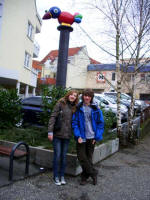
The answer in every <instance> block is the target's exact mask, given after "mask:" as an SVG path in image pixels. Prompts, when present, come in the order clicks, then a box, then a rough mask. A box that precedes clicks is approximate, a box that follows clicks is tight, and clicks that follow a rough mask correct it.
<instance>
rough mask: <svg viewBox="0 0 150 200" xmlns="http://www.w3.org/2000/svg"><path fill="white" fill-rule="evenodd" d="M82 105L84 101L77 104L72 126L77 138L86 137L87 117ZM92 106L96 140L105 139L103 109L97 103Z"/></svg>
mask: <svg viewBox="0 0 150 200" xmlns="http://www.w3.org/2000/svg"><path fill="white" fill-rule="evenodd" d="M82 105H83V103H82V102H81V103H80V104H79V105H78V106H77V111H76V112H75V113H74V114H73V116H72V128H73V132H74V136H75V138H76V139H78V138H79V137H81V138H82V139H86V137H85V118H84V111H83V107H82ZM90 106H91V108H92V110H91V122H92V128H93V131H94V133H95V140H96V141H100V140H102V139H103V132H104V119H103V114H102V111H101V110H100V109H99V108H98V107H97V106H96V105H95V104H91V105H90Z"/></svg>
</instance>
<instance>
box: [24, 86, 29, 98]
mask: <svg viewBox="0 0 150 200" xmlns="http://www.w3.org/2000/svg"><path fill="white" fill-rule="evenodd" d="M28 96H29V86H28V85H26V88H25V97H28Z"/></svg>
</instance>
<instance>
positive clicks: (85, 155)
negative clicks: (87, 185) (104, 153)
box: [76, 139, 97, 180]
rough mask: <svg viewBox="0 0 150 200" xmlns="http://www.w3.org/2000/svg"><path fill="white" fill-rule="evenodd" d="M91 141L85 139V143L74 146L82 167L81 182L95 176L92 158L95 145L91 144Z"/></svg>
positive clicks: (95, 171)
mask: <svg viewBox="0 0 150 200" xmlns="http://www.w3.org/2000/svg"><path fill="white" fill-rule="evenodd" d="M92 142H93V139H87V140H86V142H83V143H78V142H77V144H76V148H77V157H78V160H79V162H80V165H81V167H82V174H81V178H82V180H86V179H87V178H88V177H89V176H91V177H94V176H95V175H97V170H95V169H94V167H93V163H92V157H93V153H94V147H95V144H92Z"/></svg>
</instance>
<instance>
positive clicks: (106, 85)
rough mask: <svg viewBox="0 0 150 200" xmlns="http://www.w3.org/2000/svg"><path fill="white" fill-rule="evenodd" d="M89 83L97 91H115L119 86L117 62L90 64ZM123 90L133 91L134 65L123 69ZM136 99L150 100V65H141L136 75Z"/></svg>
mask: <svg viewBox="0 0 150 200" xmlns="http://www.w3.org/2000/svg"><path fill="white" fill-rule="evenodd" d="M87 69H88V73H87V74H88V75H87V77H88V84H87V86H88V87H90V88H93V89H94V90H95V91H97V92H108V91H114V90H115V88H116V86H117V77H116V64H96V65H93V64H92V65H88V68H87ZM121 76H122V79H121V80H122V82H121V84H122V85H121V91H122V92H124V93H128V94H131V93H132V84H133V76H134V66H128V68H127V70H126V69H125V68H122V69H121ZM134 79H135V80H134V83H135V84H134V85H135V97H136V99H143V100H150V65H149V64H147V65H145V66H141V67H140V68H139V70H138V73H137V74H136V76H135V77H134Z"/></svg>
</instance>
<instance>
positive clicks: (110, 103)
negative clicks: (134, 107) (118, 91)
mask: <svg viewBox="0 0 150 200" xmlns="http://www.w3.org/2000/svg"><path fill="white" fill-rule="evenodd" d="M94 99H97V100H99V106H100V107H103V108H104V109H105V110H112V112H113V113H115V114H116V115H117V104H116V102H115V101H114V100H113V99H112V98H110V97H108V96H105V95H103V94H97V93H95V95H94ZM120 109H121V121H122V122H124V121H126V120H127V119H128V109H127V107H126V106H124V105H121V108H120Z"/></svg>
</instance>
